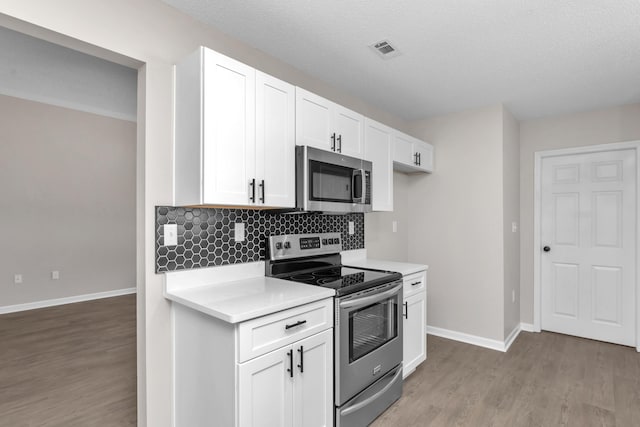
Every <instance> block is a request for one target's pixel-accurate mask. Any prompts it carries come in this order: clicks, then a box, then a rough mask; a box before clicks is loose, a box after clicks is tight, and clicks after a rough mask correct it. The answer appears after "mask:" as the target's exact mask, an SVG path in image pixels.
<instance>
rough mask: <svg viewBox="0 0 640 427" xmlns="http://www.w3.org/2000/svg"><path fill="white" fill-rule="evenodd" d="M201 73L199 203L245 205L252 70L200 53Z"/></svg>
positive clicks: (251, 166) (251, 152)
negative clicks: (202, 59)
mask: <svg viewBox="0 0 640 427" xmlns="http://www.w3.org/2000/svg"><path fill="white" fill-rule="evenodd" d="M203 73H204V81H203V87H204V91H203V100H202V101H203V108H202V115H203V126H202V134H203V162H202V170H203V180H202V181H203V188H202V193H203V195H202V197H203V203H205V204H215V203H220V204H229V205H244V204H248V202H249V181H250V180H252V179H254V177H255V140H256V139H255V94H256V91H255V78H256V77H255V70H254V69H253V68H251V67H249V66H247V65H244V64H242V63H240V62H238V61H236V60H234V59H231V58H228V57H226V56H224V55H220V54H218V53H215V52H212V51H210V50H205V52H204V66H203ZM178 106H180V104H178ZM194 113H195V114H197V112H196V111H194ZM177 142H179V141H177Z"/></svg>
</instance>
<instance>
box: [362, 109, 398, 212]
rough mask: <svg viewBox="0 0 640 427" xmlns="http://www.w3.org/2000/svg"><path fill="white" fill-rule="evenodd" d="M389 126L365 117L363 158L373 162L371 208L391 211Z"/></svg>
mask: <svg viewBox="0 0 640 427" xmlns="http://www.w3.org/2000/svg"><path fill="white" fill-rule="evenodd" d="M391 143H392V130H391V128H389V127H387V126H385V125H383V124H380V123H377V122H375V121H373V120H370V119H365V130H364V158H365V159H366V160H369V161H370V162H372V163H373V171H372V177H371V186H372V209H373V210H374V211H393V160H392V146H391Z"/></svg>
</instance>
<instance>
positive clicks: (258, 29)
mask: <svg viewBox="0 0 640 427" xmlns="http://www.w3.org/2000/svg"><path fill="white" fill-rule="evenodd" d="M164 1H165V2H166V3H168V4H171V5H173V6H174V7H176V8H178V9H180V10H182V11H183V12H185V13H187V14H189V15H192V16H194V17H196V18H197V19H200V20H202V21H204V22H206V23H208V24H210V25H212V26H214V27H216V28H218V29H219V30H221V31H223V32H225V33H227V34H229V35H231V36H234V37H236V38H238V39H240V40H242V41H244V42H246V43H248V44H249V45H251V46H254V47H256V48H258V49H260V50H262V51H264V52H266V53H268V54H270V55H272V56H275V57H277V58H279V59H281V60H282V61H284V62H286V63H289V64H291V65H293V66H294V67H296V68H298V69H301V70H303V71H305V72H307V73H309V74H311V75H313V76H315V77H318V78H320V79H322V80H324V81H326V82H328V83H330V84H332V85H334V86H336V87H338V88H341V89H343V90H345V91H347V92H349V93H351V94H353V95H355V96H358V97H360V98H362V99H364V100H365V101H367V102H369V103H371V104H373V105H375V106H377V107H379V108H381V109H383V110H386V111H389V112H391V113H395V114H396V115H398V116H400V117H402V118H404V119H406V120H413V119H420V118H424V117H428V116H433V115H438V114H443V113H448V112H454V111H461V110H465V109H470V108H477V107H484V106H488V105H495V104H498V103H504V104H505V105H506V106H507V108H508V109H510V110H511V111H512V112H513V113H514V114H515V115H516V117H518V118H520V119H529V118H535V117H541V116H547V115H555V114H561V113H569V112H576V111H585V110H591V109H597V108H604V107H609V106H614V105H621V104H628V103H632V102H640V1H638V0H428V1H426V0H393V1H389V0H366V1H365V0H315V1H312V0H243V1H228V0H227V1H225V0H164ZM382 39H388V40H390V41H392V42H393V44H394V45H395V46H396V47H397V48H398V50H400V51H401V52H402V54H401V55H400V56H398V57H396V58H393V59H389V60H382V59H380V58H379V57H378V56H377V55H376V54H375V53H374V52H373V51H372V50H371V49H370V48H369V47H368V46H369V45H371V44H373V43H375V42H377V41H379V40H382Z"/></svg>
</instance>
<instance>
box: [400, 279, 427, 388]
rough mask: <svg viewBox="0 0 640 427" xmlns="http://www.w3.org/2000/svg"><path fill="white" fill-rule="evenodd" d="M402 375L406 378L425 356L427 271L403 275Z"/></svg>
mask: <svg viewBox="0 0 640 427" xmlns="http://www.w3.org/2000/svg"><path fill="white" fill-rule="evenodd" d="M403 281H404V287H403V294H404V307H403V310H404V313H403V314H404V320H403V324H402V326H403V334H404V336H403V344H402V355H403V357H402V359H403V366H402V371H403V372H402V377H403V378H406V377H407V376H408V375H409V374H411V373H412V372H413V371H415V369H416V367H417V366H418V365H419V364H421V363H422V362H424V361H425V359H426V358H427V273H426V271H422V272H420V273H415V274H411V275H408V276H405V277H404V279H403Z"/></svg>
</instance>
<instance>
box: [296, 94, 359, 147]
mask: <svg viewBox="0 0 640 427" xmlns="http://www.w3.org/2000/svg"><path fill="white" fill-rule="evenodd" d="M296 144H297V145H309V146H311V147H316V148H320V149H322V150H328V151H335V152H337V153H342V154H345V155H347V156H352V157H362V156H363V154H364V117H363V116H362V114H359V113H356V112H355V111H352V110H349V109H347V108H345V107H342V106H340V105H338V104H336V103H334V102H331V101H329V100H328V99H325V98H322V97H321V96H318V95H316V94H314V93H311V92H309V91H306V90H304V89H302V88H300V87H296Z"/></svg>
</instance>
